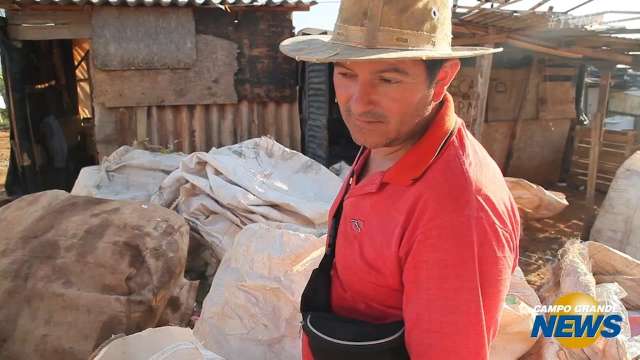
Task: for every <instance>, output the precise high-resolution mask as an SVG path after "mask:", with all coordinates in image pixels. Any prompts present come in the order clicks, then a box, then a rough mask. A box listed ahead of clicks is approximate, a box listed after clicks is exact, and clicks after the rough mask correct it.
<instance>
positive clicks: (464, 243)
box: [401, 206, 518, 359]
mask: <svg viewBox="0 0 640 360" xmlns="http://www.w3.org/2000/svg"><path fill="white" fill-rule="evenodd" d="M480 208H481V210H479V211H472V212H471V213H469V212H467V214H466V216H465V215H461V216H459V217H455V218H452V219H450V220H442V221H438V222H437V223H435V224H429V225H428V226H425V227H424V228H423V229H421V231H420V233H419V234H418V236H416V237H415V238H414V239H407V240H408V241H407V244H403V246H402V254H403V256H402V259H401V260H402V262H403V285H404V297H403V317H404V321H405V326H406V334H405V336H406V339H405V341H406V344H407V348H408V350H409V354H410V356H411V358H412V359H486V358H487V357H488V354H489V347H490V343H491V341H492V340H493V339H494V338H495V336H496V334H497V331H498V321H499V316H500V311H501V308H502V303H503V301H504V297H505V295H506V293H507V291H508V288H509V280H510V276H511V273H512V271H513V269H514V267H515V263H516V262H517V256H518V249H517V243H518V242H517V239H514V235H513V232H510V231H507V230H505V229H504V228H503V227H502V226H500V225H499V224H497V223H496V222H495V220H494V217H493V216H491V214H490V212H489V211H488V210H487V209H484V208H482V206H480ZM516 234H517V233H516ZM515 236H516V237H517V235H515Z"/></svg>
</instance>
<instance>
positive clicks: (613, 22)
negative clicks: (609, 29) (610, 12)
mask: <svg viewBox="0 0 640 360" xmlns="http://www.w3.org/2000/svg"><path fill="white" fill-rule="evenodd" d="M633 20H640V16H634V17H630V18H626V19H617V20H609V21H605V22H602V23H600V24H601V25H608V24H617V23H621V22H625V21H633Z"/></svg>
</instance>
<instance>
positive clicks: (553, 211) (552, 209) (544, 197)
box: [505, 177, 569, 219]
mask: <svg viewBox="0 0 640 360" xmlns="http://www.w3.org/2000/svg"><path fill="white" fill-rule="evenodd" d="M505 181H506V182H507V186H508V187H509V191H510V192H511V195H513V199H514V200H515V201H516V204H517V205H518V209H519V210H520V213H521V214H522V215H523V216H525V217H527V218H531V219H545V218H549V217H552V216H554V215H557V214H559V213H560V212H562V210H564V209H565V208H566V207H567V206H569V203H568V202H567V199H566V197H565V195H564V194H563V193H560V192H557V191H549V190H546V189H545V188H543V187H542V186H540V185H536V184H533V183H530V182H528V181H527V180H524V179H518V178H510V177H507V178H505Z"/></svg>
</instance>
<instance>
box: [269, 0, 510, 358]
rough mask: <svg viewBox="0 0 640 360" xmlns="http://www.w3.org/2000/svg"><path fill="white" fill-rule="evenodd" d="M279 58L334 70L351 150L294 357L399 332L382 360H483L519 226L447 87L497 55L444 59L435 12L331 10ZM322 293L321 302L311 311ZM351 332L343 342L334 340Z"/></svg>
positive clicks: (355, 4)
mask: <svg viewBox="0 0 640 360" xmlns="http://www.w3.org/2000/svg"><path fill="white" fill-rule="evenodd" d="M280 48H281V50H282V51H283V52H284V53H285V54H287V55H289V56H292V57H294V58H296V59H298V60H304V61H316V62H334V63H335V67H334V68H335V70H334V77H333V82H334V87H335V91H336V98H337V101H338V105H339V107H340V111H341V113H342V117H343V119H344V121H345V123H346V125H347V127H348V128H349V131H350V133H351V136H352V138H353V140H354V141H355V142H356V143H357V144H359V145H361V146H362V150H361V153H360V154H359V156H358V157H357V159H356V161H355V162H354V165H353V170H352V173H351V175H350V177H349V178H348V179H347V181H346V182H345V185H344V186H343V188H342V190H341V192H340V194H339V195H338V197H337V198H336V201H335V203H334V205H333V207H332V209H331V211H330V216H331V218H333V217H334V216H336V218H338V219H339V220H337V221H336V223H335V224H334V225H332V226H331V229H330V237H329V245H328V248H327V253H328V255H326V256H325V258H326V260H325V259H323V263H324V262H326V263H328V264H331V265H330V266H331V267H330V271H327V272H328V273H329V275H328V280H327V284H329V285H326V286H325V285H322V283H323V281H322V280H321V279H320V280H319V278H321V277H322V276H321V275H319V274H315V272H314V275H312V278H311V279H310V282H309V284H308V286H307V289H306V290H305V295H303V304H302V311H303V315H304V316H305V317H303V323H304V329H305V336H304V338H303V357H304V358H305V359H312V358H314V357H315V358H316V360H321V359H323V358H338V356H339V355H336V354H340V353H346V352H349V354H350V355H349V356H344V358H351V359H357V358H360V357H358V356H354V354H356V355H357V354H358V351H360V350H361V349H366V348H367V346H369V345H371V344H377V343H378V342H377V341H360V342H359V341H358V336H365V335H360V334H365V333H367V331H368V330H367V331H360V330H359V329H360V327H364V328H366V329H369V330H370V329H377V328H373V327H371V326H374V325H372V324H391V325H392V324H395V323H394V322H397V323H399V324H401V325H400V326H404V330H403V335H404V341H403V342H402V347H403V349H400V350H401V351H399V352H396V353H395V354H396V355H385V356H387V357H384V358H389V359H391V358H393V359H395V358H407V357H410V358H411V359H486V358H487V357H488V354H489V348H490V345H491V342H492V340H493V339H494V338H495V336H496V333H497V330H498V321H499V317H500V310H501V307H502V303H503V301H504V297H505V295H506V293H507V290H508V286H509V281H510V276H511V273H512V272H513V270H514V269H515V267H516V266H517V259H518V241H519V232H520V220H519V217H518V212H517V208H516V205H515V203H514V201H513V199H512V197H511V194H510V193H509V190H508V188H507V186H506V184H505V181H504V178H503V177H502V174H501V173H500V170H499V168H498V167H497V165H496V164H495V162H494V161H493V160H492V159H491V158H490V156H489V155H488V154H487V152H486V151H485V150H484V149H483V148H482V146H481V145H480V144H479V143H478V142H477V141H476V140H475V139H474V138H473V137H472V135H471V134H470V133H469V132H468V131H467V130H466V129H465V127H464V123H463V121H462V120H460V119H459V118H458V117H457V116H456V115H455V110H454V104H453V101H452V99H451V96H450V95H449V94H448V93H447V88H448V86H449V84H451V81H452V80H453V79H454V77H455V76H456V74H457V73H458V70H459V68H460V61H459V60H458V58H460V57H470V56H476V55H483V54H489V53H492V52H496V51H499V50H495V49H487V48H452V47H451V3H450V2H449V1H446V0H373V1H357V0H342V4H341V7H340V14H339V16H338V21H337V23H336V27H335V31H334V35H333V36H302V37H296V38H292V39H288V40H285V41H284V42H283V43H282V44H281V46H280ZM425 60H426V61H425ZM331 230H333V231H335V232H336V233H337V234H336V235H335V236H333V235H331ZM323 266H324V267H325V268H328V267H327V266H326V264H325V265H322V264H321V266H320V267H319V268H318V269H317V270H316V271H318V272H320V271H322V268H323ZM318 284H320V285H318ZM323 286H324V287H328V288H330V289H326V290H322V288H323ZM319 289H320V290H319ZM323 291H324V292H329V293H330V294H329V296H328V300H327V301H325V303H327V304H323V305H319V306H316V304H312V303H314V302H316V300H317V299H318V298H322V297H323ZM305 303H306V304H305ZM320 303H322V301H320ZM319 308H324V310H322V311H325V312H326V314H327V316H333V317H335V318H336V319H337V320H335V319H333V318H330V317H327V316H325V317H323V318H322V319H328V320H326V321H327V322H326V323H325V325H326V324H328V325H327V326H325V327H324V329H325V330H323V329H322V328H321V327H322V325H323V323H321V322H320V321H319V320H318V322H316V323H313V322H312V320H311V319H312V318H311V316H309V314H315V312H317V311H318V309H319ZM305 309H307V310H305ZM352 320H353V324H355V325H353V328H350V330H349V331H348V332H349V334H346V335H345V334H344V332H343V333H342V334H340V332H339V331H338V332H336V331H334V330H335V329H333V330H332V328H335V327H341V326H345V327H347V326H351V325H352ZM323 321H324V320H323ZM314 324H315V325H314ZM341 324H342V325H341ZM391 325H389V326H391ZM376 331H378V330H374V332H376ZM380 331H381V332H380V334H382V333H383V332H384V330H380ZM331 332H334V333H336V334H337V335H327V334H328V333H331ZM354 334H355V335H354ZM367 334H368V333H367ZM316 335H317V336H316ZM340 336H344V337H345V338H344V339H347V338H348V341H342V340H339V339H337V338H339V337H340ZM366 336H369V335H366ZM391 338H392V337H380V339H391ZM336 339H337V340H336ZM367 339H370V338H367ZM380 341H382V340H380ZM332 344H333V345H332ZM334 345H335V346H334ZM361 345H362V346H361ZM393 346H395V345H393ZM332 347H333V348H332ZM327 349H328V350H327ZM336 349H338V350H336ZM325 350H326V351H333V353H332V354H333V355H331V356H329V355H324V354H329V353H331V352H329V353H327V352H326V351H325ZM380 351H381V350H380V348H377V349H376V350H375V351H373V352H372V353H371V354H369V355H367V356H366V357H362V358H376V357H374V356H373V355H372V354H375V353H379V352H380ZM401 353H405V354H406V355H397V354H401ZM340 357H342V356H340ZM380 358H383V357H380Z"/></svg>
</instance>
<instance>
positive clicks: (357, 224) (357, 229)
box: [351, 219, 363, 232]
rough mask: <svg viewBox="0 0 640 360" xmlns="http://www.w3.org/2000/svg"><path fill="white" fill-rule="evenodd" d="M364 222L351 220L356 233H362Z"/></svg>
mask: <svg viewBox="0 0 640 360" xmlns="http://www.w3.org/2000/svg"><path fill="white" fill-rule="evenodd" d="M362 226H363V224H362V220H360V219H351V228H352V229H353V231H355V232H360V231H362Z"/></svg>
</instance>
